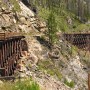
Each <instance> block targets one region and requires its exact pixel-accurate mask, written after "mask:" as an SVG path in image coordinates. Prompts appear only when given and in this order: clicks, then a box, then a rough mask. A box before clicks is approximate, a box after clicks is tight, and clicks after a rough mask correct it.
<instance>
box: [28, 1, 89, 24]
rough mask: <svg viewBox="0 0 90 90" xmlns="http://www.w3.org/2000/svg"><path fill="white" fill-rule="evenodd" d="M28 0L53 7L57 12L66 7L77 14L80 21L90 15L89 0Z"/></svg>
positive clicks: (44, 6)
mask: <svg viewBox="0 0 90 90" xmlns="http://www.w3.org/2000/svg"><path fill="white" fill-rule="evenodd" d="M29 2H30V3H31V4H32V5H38V6H41V7H42V8H45V9H53V10H54V9H55V10H57V12H59V11H60V10H61V9H66V10H68V11H71V12H73V13H74V14H75V15H76V16H78V18H79V20H81V21H82V22H86V21H87V20H88V18H89V16H90V0H29Z"/></svg>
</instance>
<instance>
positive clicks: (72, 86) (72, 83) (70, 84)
mask: <svg viewBox="0 0 90 90" xmlns="http://www.w3.org/2000/svg"><path fill="white" fill-rule="evenodd" d="M64 83H65V84H66V85H67V86H69V87H71V88H74V82H73V81H71V82H68V80H66V79H65V81H64Z"/></svg>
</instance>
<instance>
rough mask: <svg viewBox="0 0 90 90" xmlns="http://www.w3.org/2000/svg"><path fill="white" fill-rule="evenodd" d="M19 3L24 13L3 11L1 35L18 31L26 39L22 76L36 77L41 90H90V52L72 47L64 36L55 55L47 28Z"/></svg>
mask: <svg viewBox="0 0 90 90" xmlns="http://www.w3.org/2000/svg"><path fill="white" fill-rule="evenodd" d="M18 3H19V5H20V8H21V11H20V12H17V11H14V12H13V11H12V9H10V8H6V7H1V8H0V23H1V24H0V32H3V31H5V32H14V31H15V32H21V33H24V35H25V36H26V41H27V44H28V53H27V56H24V57H23V58H22V59H21V63H20V65H21V70H20V72H19V71H17V72H19V74H20V75H21V77H32V78H33V79H34V80H35V81H37V82H38V83H39V84H40V86H41V88H42V89H41V90H87V87H88V86H87V74H88V72H87V70H88V66H89V65H90V60H89V58H90V53H88V52H87V53H86V52H85V51H82V50H79V49H77V48H76V47H74V46H72V45H71V44H69V43H68V42H66V41H65V40H64V39H63V37H62V36H60V37H59V41H58V43H57V44H56V45H55V46H54V47H53V51H52V52H51V51H50V49H49V47H48V41H47V36H46V35H44V33H43V32H40V28H39V27H45V26H46V25H45V24H44V23H43V22H42V21H40V20H38V19H37V18H36V17H35V15H34V13H33V11H31V10H30V9H29V8H27V7H26V6H25V5H24V4H23V3H22V2H20V1H19V2H18ZM45 30H46V28H44V29H43V31H45ZM60 35H61V34H60ZM85 53H86V54H85ZM84 56H85V57H84ZM17 72H16V74H17Z"/></svg>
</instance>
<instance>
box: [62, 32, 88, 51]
mask: <svg viewBox="0 0 90 90" xmlns="http://www.w3.org/2000/svg"><path fill="white" fill-rule="evenodd" d="M63 37H64V39H65V40H67V41H68V42H69V43H71V44H72V45H74V46H77V47H78V48H79V49H82V50H86V51H90V33H64V34H63Z"/></svg>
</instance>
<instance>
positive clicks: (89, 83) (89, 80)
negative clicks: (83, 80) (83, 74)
mask: <svg viewBox="0 0 90 90" xmlns="http://www.w3.org/2000/svg"><path fill="white" fill-rule="evenodd" d="M88 90H90V73H89V74H88Z"/></svg>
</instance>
